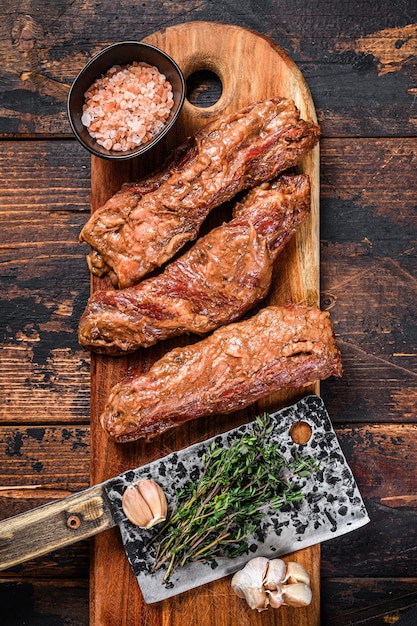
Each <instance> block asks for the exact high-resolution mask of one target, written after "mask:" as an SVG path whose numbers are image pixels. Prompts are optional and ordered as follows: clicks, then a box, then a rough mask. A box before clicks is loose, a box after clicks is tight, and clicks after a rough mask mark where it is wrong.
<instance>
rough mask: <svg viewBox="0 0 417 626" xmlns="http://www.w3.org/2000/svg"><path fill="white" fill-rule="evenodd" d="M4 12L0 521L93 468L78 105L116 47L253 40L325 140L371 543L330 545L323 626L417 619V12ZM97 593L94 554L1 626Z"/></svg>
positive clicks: (6, 6) (347, 402) (46, 572)
mask: <svg viewBox="0 0 417 626" xmlns="http://www.w3.org/2000/svg"><path fill="white" fill-rule="evenodd" d="M2 8H3V11H2V21H1V25H0V29H1V33H2V36H1V39H0V55H1V65H0V160H1V161H0V162H1V177H0V220H1V226H0V228H1V231H0V232H1V240H0V241H1V243H0V262H1V274H0V284H1V291H0V324H1V330H2V334H1V353H0V354H1V359H0V385H1V405H0V488H1V490H0V507H1V508H0V517H1V518H6V517H9V516H11V515H14V514H17V513H19V512H22V511H24V510H27V509H30V508H33V507H35V506H38V505H40V504H43V503H45V502H48V501H50V500H53V499H55V498H59V497H63V496H66V495H69V494H70V493H73V492H76V491H79V490H81V489H84V488H86V487H87V486H88V484H89V470H90V463H91V462H94V459H93V458H90V454H89V416H90V406H89V378H90V372H89V369H90V368H89V356H88V355H87V354H86V353H85V352H84V351H83V350H82V349H81V348H80V347H79V345H78V343H77V337H76V330H77V324H78V319H79V317H80V315H81V313H82V311H83V309H84V306H85V303H86V301H87V297H88V294H89V289H90V279H89V275H88V271H87V269H86V264H85V260H84V256H85V252H86V250H85V248H84V247H83V246H81V245H80V244H78V243H77V239H78V234H79V232H80V230H81V227H82V225H83V224H84V223H85V221H86V219H87V217H88V215H89V212H90V167H91V166H90V157H89V155H88V154H87V153H86V152H85V151H84V150H83V149H82V148H81V147H80V146H79V145H78V144H77V143H76V142H75V140H74V139H73V137H72V135H71V133H70V129H69V125H68V122H67V118H66V96H67V93H68V88H69V85H70V84H71V82H72V80H73V79H74V77H75V75H76V74H77V72H78V71H79V69H80V68H81V67H82V66H83V65H84V64H85V62H86V61H87V60H88V58H89V57H90V56H91V55H92V54H93V53H95V52H97V51H98V50H100V49H101V48H103V47H104V46H105V45H107V44H109V43H112V42H115V41H120V40H123V39H142V38H144V37H146V36H147V35H149V34H150V33H152V32H154V31H158V30H161V29H162V28H165V27H167V26H172V25H174V24H177V23H182V22H186V21H190V20H215V21H222V22H228V23H233V24H238V25H242V26H246V27H249V28H251V29H253V30H255V31H258V32H259V33H261V34H264V35H266V36H268V37H270V38H271V39H272V40H273V41H274V42H276V43H277V44H278V45H279V46H281V47H282V48H283V49H284V50H286V51H287V52H288V54H289V55H290V56H291V57H292V58H293V59H294V61H295V62H296V63H297V64H298V65H299V67H300V69H301V70H302V72H303V74H304V76H305V78H306V80H307V82H308V85H309V87H310V89H311V92H312V95H313V98H314V101H315V104H316V108H317V113H318V116H319V121H320V123H321V126H322V132H323V138H322V141H321V291H322V308H324V309H328V310H330V311H331V317H332V320H333V323H334V327H335V331H336V333H337V338H338V344H339V346H340V349H341V351H342V356H343V361H344V369H345V374H344V377H343V378H342V379H341V380H329V381H327V382H325V383H324V384H322V395H323V397H324V400H325V402H326V404H327V407H328V410H329V413H330V415H331V417H332V420H333V423H334V426H335V429H336V432H337V434H338V437H339V440H340V442H341V445H342V447H343V450H344V452H345V454H346V457H347V459H348V462H349V463H350V465H351V468H352V470H353V472H354V474H355V477H356V479H357V482H358V484H359V487H360V489H361V492H362V494H363V496H364V498H365V500H366V504H367V508H368V511H369V513H370V516H371V523H370V524H369V525H368V526H366V527H365V528H363V529H361V530H358V531H356V532H354V533H352V534H349V535H346V536H345V537H343V538H341V539H337V540H334V541H330V542H327V543H325V544H323V546H322V550H321V555H322V564H321V572H322V581H321V585H322V591H321V596H322V619H321V623H322V624H323V626H324V625H326V626H327V625H334V626H343V625H347V624H367V625H371V624H372V625H379V624H381V625H382V624H394V623H396V621H397V620H398V619H399V618H400V616H402V615H403V614H404V615H405V614H406V613H407V612H408V611H410V610H412V609H413V607H416V606H417V568H416V560H417V559H416V556H417V555H416V552H417V532H416V528H417V515H416V510H417V509H416V505H417V495H416V494H417V489H416V487H417V485H416V483H417V472H416V462H417V446H416V443H415V441H416V437H417V425H416V400H417V370H416V367H415V363H416V356H417V326H416V308H417V307H416V301H417V300H416V292H417V273H416V270H417V262H416V251H417V210H416V194H417V183H416V166H417V158H416V152H417V107H416V104H415V103H416V97H417V4H416V2H415V0H400V1H399V2H390V1H389V0H377V1H375V2H369V1H365V0H363V1H353V0H352V1H351V2H329V1H328V0H317V2H315V3H311V2H307V1H305V0H300V1H297V2H294V1H291V2H290V1H288V0H282V1H281V2H279V3H278V2H269V1H268V0H262V1H260V2H257V3H254V2H249V1H248V0H242V1H241V2H238V3H237V2H225V1H224V0H222V1H220V0H210V2H196V1H194V0H183V1H182V2H166V3H160V2H157V1H156V0H149V1H147V2H143V3H134V2H131V1H129V0H121V2H119V3H113V2H108V1H107V0H106V1H104V0H102V1H101V2H95V3H90V2H85V1H83V0H76V1H75V2H64V1H63V0H57V1H56V2H53V3H45V2H41V1H39V0H32V1H31V0H29V1H25V2H24V1H23V0H15V2H13V3H6V2H3V7H2ZM217 88H218V87H217V86H216V83H215V82H214V83H212V82H211V81H210V80H208V77H207V76H202V77H197V80H196V82H195V83H194V84H193V85H190V97H193V98H194V99H195V101H196V102H200V103H201V104H202V105H204V104H205V103H209V102H210V99H211V98H213V97H215V92H216V89H217ZM115 473H117V468H115ZM88 573H89V545H88V543H87V542H82V543H79V544H75V545H74V546H73V547H70V548H67V549H64V550H60V551H59V552H56V553H53V554H50V555H48V556H46V557H44V558H40V559H37V560H36V561H31V562H28V563H26V564H25V565H22V566H19V567H16V568H14V569H13V570H10V571H7V572H2V573H1V574H0V607H1V616H0V622H1V624H2V625H3V624H4V625H5V626H18V625H19V626H23V625H25V626H38V625H42V626H46V625H49V626H63V625H64V624H65V626H70V625H77V626H86V625H87V624H88V622H89V595H88V587H89V584H88ZM123 619H124V618H123V616H121V620H120V623H121V624H122V623H124V622H123ZM138 623H139V622H138Z"/></svg>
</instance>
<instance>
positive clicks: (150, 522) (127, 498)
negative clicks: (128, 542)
mask: <svg viewBox="0 0 417 626" xmlns="http://www.w3.org/2000/svg"><path fill="white" fill-rule="evenodd" d="M122 508H123V512H124V514H125V515H126V517H127V519H128V520H129V521H130V522H132V524H135V526H140V527H141V528H147V529H149V528H152V526H155V524H159V523H160V522H163V521H165V519H166V516H167V510H168V505H167V500H166V497H165V494H164V492H163V490H162V488H161V487H160V486H159V485H158V483H156V482H155V481H154V480H146V479H144V480H139V481H138V482H136V483H133V484H132V485H129V486H128V487H127V489H126V490H125V492H124V494H123V498H122Z"/></svg>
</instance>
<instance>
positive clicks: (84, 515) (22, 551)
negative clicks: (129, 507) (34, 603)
mask: <svg viewBox="0 0 417 626" xmlns="http://www.w3.org/2000/svg"><path fill="white" fill-rule="evenodd" d="M112 526H115V522H114V521H113V516H112V513H111V510H110V505H109V503H108V501H107V497H106V496H105V494H104V489H103V486H102V484H100V485H95V486H94V487H90V488H89V489H85V490H84V491H81V492H79V493H76V494H74V495H71V496H68V497H66V498H62V499H61V500H56V501H55V502H51V503H49V504H45V505H43V506H40V507H38V508H36V509H32V510H30V511H27V512H25V513H22V514H21V515H16V516H15V517H10V518H8V519H5V520H2V521H0V571H1V570H4V569H7V568H9V567H13V566H14V565H18V564H19V563H23V562H24V561H28V560H29V559H32V558H35V557H38V556H41V555H42V554H47V553H48V552H52V551H53V550H56V549H58V548H63V547H64V546H68V545H70V544H72V543H76V542H77V541H81V540H83V539H88V537H91V536H93V535H96V534H97V533H99V532H101V531H102V530H106V529H107V528H111V527H112Z"/></svg>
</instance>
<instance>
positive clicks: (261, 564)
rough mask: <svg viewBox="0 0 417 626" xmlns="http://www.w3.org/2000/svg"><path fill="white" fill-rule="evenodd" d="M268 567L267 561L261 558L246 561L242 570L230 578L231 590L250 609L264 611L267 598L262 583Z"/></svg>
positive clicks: (266, 606)
mask: <svg viewBox="0 0 417 626" xmlns="http://www.w3.org/2000/svg"><path fill="white" fill-rule="evenodd" d="M267 567H268V559H266V558H265V557H263V556H258V557H255V558H254V559H251V560H250V561H248V562H247V563H246V565H245V567H244V568H243V569H241V570H240V571H239V572H236V574H235V575H234V576H233V578H232V589H233V591H234V592H235V594H236V595H237V596H238V597H239V598H243V599H245V600H246V602H247V603H248V605H249V606H250V608H251V609H257V611H265V609H267V608H268V596H267V594H266V591H265V589H264V586H263V581H264V578H265V574H266V569H267Z"/></svg>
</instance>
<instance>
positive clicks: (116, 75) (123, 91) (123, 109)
mask: <svg viewBox="0 0 417 626" xmlns="http://www.w3.org/2000/svg"><path fill="white" fill-rule="evenodd" d="M84 96H85V104H84V106H83V115H82V117H81V122H82V123H83V124H84V126H85V127H86V128H87V129H88V132H89V134H90V135H91V137H93V138H94V139H95V140H96V141H97V143H98V144H100V145H101V146H103V147H104V148H105V149H106V150H115V151H126V150H132V149H134V148H137V147H138V146H140V145H141V144H143V143H146V142H148V141H150V140H151V139H153V138H154V137H155V136H156V135H157V134H158V133H159V132H160V131H161V130H162V129H163V127H164V125H165V122H166V120H167V119H168V116H169V113H170V111H171V109H172V106H173V104H174V97H173V92H172V85H171V84H170V83H169V82H168V81H167V79H166V77H165V76H164V75H163V74H161V73H160V72H159V70H158V69H157V68H156V67H154V66H151V65H148V64H147V63H142V62H137V61H134V62H133V63H132V64H131V65H123V66H120V65H115V66H113V67H112V68H111V69H109V70H108V71H107V72H106V74H105V75H104V76H102V77H101V78H98V79H97V80H96V81H95V82H94V83H93V84H92V85H91V87H89V88H88V89H87V91H86V92H85V94H84Z"/></svg>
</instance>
